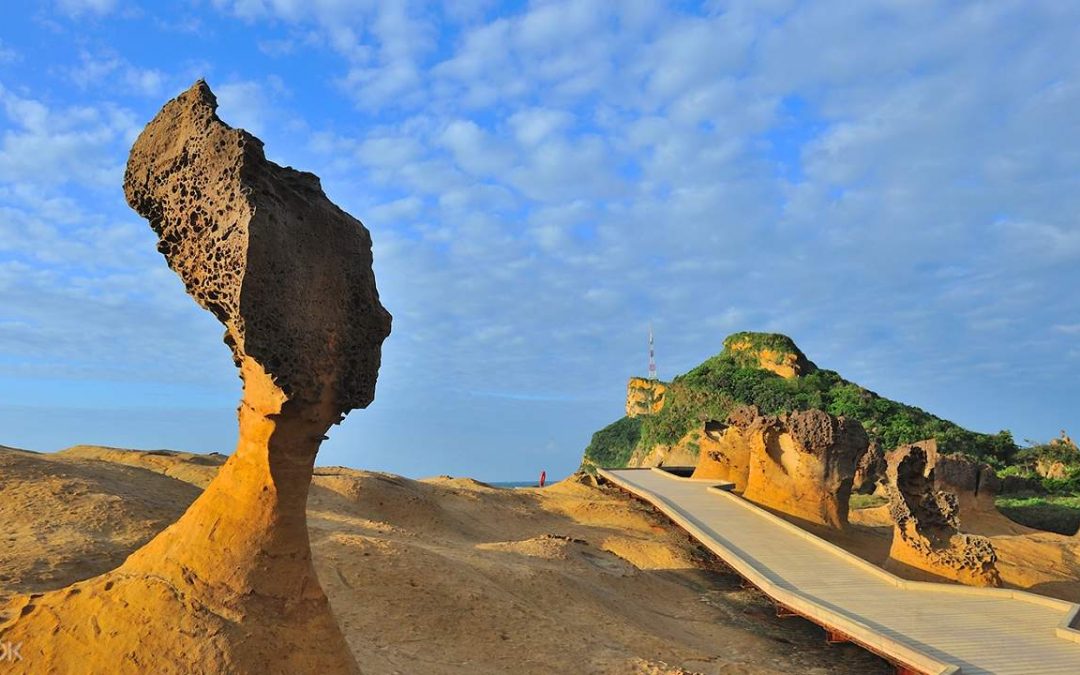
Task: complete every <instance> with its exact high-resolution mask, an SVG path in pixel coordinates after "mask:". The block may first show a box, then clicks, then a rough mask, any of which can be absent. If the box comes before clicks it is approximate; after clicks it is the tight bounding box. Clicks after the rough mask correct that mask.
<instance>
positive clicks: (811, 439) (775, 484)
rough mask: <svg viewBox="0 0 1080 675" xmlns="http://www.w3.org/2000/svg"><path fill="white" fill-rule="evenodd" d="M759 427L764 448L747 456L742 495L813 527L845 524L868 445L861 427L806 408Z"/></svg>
mask: <svg viewBox="0 0 1080 675" xmlns="http://www.w3.org/2000/svg"><path fill="white" fill-rule="evenodd" d="M760 428H761V429H762V434H761V438H762V441H763V444H764V447H763V448H761V450H763V451H757V452H754V453H752V454H751V456H750V476H749V478H748V479H747V485H746V492H745V493H744V496H745V497H746V498H747V499H750V500H752V501H755V502H758V503H759V504H763V505H765V506H769V507H772V508H774V509H777V510H779V511H783V512H784V513H788V514H790V515H793V516H795V517H797V518H802V519H804V520H808V521H810V522H813V523H821V524H823V525H829V526H831V527H837V528H839V527H843V526H844V525H846V524H847V515H848V499H849V498H850V497H851V484H852V479H853V478H854V475H855V463H856V461H857V460H858V458H859V456H860V455H862V454H863V452H865V451H866V447H867V445H868V444H869V440H868V438H867V436H866V431H865V430H864V429H863V427H862V425H861V424H859V423H858V422H857V421H855V420H850V419H845V418H843V417H834V416H833V415H830V414H829V413H827V412H825V411H823V410H806V411H797V412H793V413H791V414H789V415H785V416H783V417H780V418H778V419H777V420H776V422H775V423H771V424H769V423H765V422H762V423H761V424H760Z"/></svg>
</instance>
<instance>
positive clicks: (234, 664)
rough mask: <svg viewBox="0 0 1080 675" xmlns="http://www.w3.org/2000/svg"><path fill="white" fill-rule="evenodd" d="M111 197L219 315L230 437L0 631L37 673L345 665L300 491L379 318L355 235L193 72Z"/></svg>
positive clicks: (362, 364)
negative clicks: (96, 558)
mask: <svg viewBox="0 0 1080 675" xmlns="http://www.w3.org/2000/svg"><path fill="white" fill-rule="evenodd" d="M124 194H125V196H126V197H127V200H128V203H129V204H130V205H131V206H132V208H133V209H135V211H137V212H138V213H139V214H140V215H141V216H143V217H144V218H146V219H147V221H149V223H150V227H151V228H152V229H153V230H154V232H155V233H156V234H157V236H158V240H159V241H158V250H159V251H160V252H161V253H162V254H163V255H164V256H165V260H166V262H167V263H168V265H169V267H170V268H172V269H173V271H175V272H176V273H177V275H178V276H179V277H180V279H181V280H182V281H183V283H184V286H185V288H186V289H187V291H188V293H189V294H190V295H191V296H192V297H193V298H194V299H195V300H196V302H198V304H199V305H200V306H202V307H203V308H205V309H207V310H209V311H210V312H211V313H213V315H214V316H215V317H216V318H217V319H218V320H219V321H220V322H221V323H222V324H223V325H224V327H225V342H226V344H227V345H228V346H229V348H230V349H231V350H232V354H233V359H234V362H235V363H236V365H237V367H238V368H239V370H240V376H241V378H242V379H243V383H244V388H243V399H242V401H241V404H240V407H239V411H238V417H239V439H238V442H237V447H236V451H235V452H234V453H233V455H232V456H231V457H230V458H229V459H228V461H227V462H226V463H225V464H224V466H223V467H222V468H221V471H220V472H219V473H218V475H217V477H216V478H214V480H213V481H212V482H211V483H210V484H209V486H208V487H207V488H206V490H205V491H204V492H203V493H202V494H201V495H200V496H199V498H198V499H196V501H195V502H194V503H193V504H192V505H191V507H190V508H189V509H188V510H187V512H186V513H184V515H183V516H181V518H180V519H179V520H178V521H177V522H176V523H174V524H173V525H171V526H169V527H168V528H166V529H165V530H164V531H162V532H161V533H160V534H159V535H158V536H157V537H155V538H154V539H152V540H151V541H150V542H148V543H147V544H146V545H145V546H143V547H142V548H141V549H139V550H137V551H135V552H134V553H133V554H131V556H130V557H129V558H128V559H127V560H126V561H125V562H124V564H123V565H122V566H121V567H119V568H118V569H116V570H114V571H112V572H109V573H106V574H105V575H102V576H100V577H96V578H93V579H89V580H87V581H84V582H80V583H77V584H75V585H73V586H70V587H68V588H66V589H61V590H59V591H54V592H52V593H47V594H44V595H41V596H37V597H25V598H21V599H17V600H16V601H14V603H15V604H14V606H13V608H9V609H10V610H11V611H9V612H8V615H9V616H12V617H13V618H11V619H9V620H8V621H7V622H5V623H4V624H3V625H0V635H3V637H4V639H5V640H13V641H16V642H22V643H23V652H22V653H23V655H24V657H26V659H25V663H26V664H32V667H33V668H35V669H38V670H39V671H40V672H87V671H93V672H116V673H122V672H133V673H134V672H145V670H146V669H147V668H149V667H150V664H166V665H165V667H164V670H162V669H161V668H156V669H157V670H160V671H161V672H173V671H175V672H235V673H279V672H280V673H286V672H288V673H294V672H354V671H356V670H357V664H356V662H355V660H354V659H353V656H352V654H351V652H350V651H349V648H348V646H347V645H346V644H345V639H344V637H343V636H342V634H341V630H340V628H339V627H338V625H337V622H336V620H335V619H334V616H333V614H332V613H331V611H330V606H329V603H328V601H327V599H326V596H325V594H324V593H323V591H322V588H321V586H320V585H319V580H318V578H317V577H316V575H315V571H314V567H313V565H312V561H311V548H310V544H309V538H308V530H307V520H306V513H305V506H306V502H307V495H308V489H309V486H310V482H311V477H312V471H313V466H314V461H315V455H316V453H317V452H318V449H319V444H320V443H321V442H322V440H323V439H324V438H325V434H326V433H327V431H328V430H329V428H330V427H331V426H332V425H334V424H336V423H338V422H340V421H341V420H342V419H343V417H344V415H345V414H346V413H348V412H349V411H350V410H353V409H355V408H363V407H366V406H367V405H368V404H370V403H371V402H372V400H373V398H374V395H375V383H376V378H377V376H378V369H379V362H380V354H381V346H382V342H383V340H384V339H385V338H386V337H387V335H389V333H390V321H391V318H390V314H389V313H388V312H387V311H386V310H385V309H384V308H383V307H382V305H381V304H380V302H379V295H378V291H377V290H376V286H375V276H374V273H373V271H372V254H371V236H370V234H369V232H368V230H367V229H366V228H365V227H364V226H363V225H362V224H361V223H360V221H358V220H357V219H355V218H353V217H352V216H350V215H349V214H347V213H345V212H344V211H342V210H341V209H340V208H338V207H337V206H335V205H334V204H333V203H332V202H331V201H330V200H329V199H328V198H327V197H326V195H325V194H324V193H323V191H322V188H321V187H320V184H319V179H318V178H317V177H316V176H315V175H313V174H310V173H305V172H302V171H297V170H295V169H292V168H288V167H281V166H278V165H277V164H275V163H273V162H271V161H269V160H267V159H266V156H265V155H264V153H263V144H262V142H261V141H260V140H259V139H257V138H255V137H254V136H252V135H251V134H249V133H248V132H246V131H243V130H242V129H234V128H232V127H230V126H228V125H227V124H225V123H224V122H223V121H222V120H221V119H219V118H218V116H217V101H216V99H215V97H214V94H213V92H212V91H211V90H210V87H209V86H208V85H207V84H206V83H205V82H203V81H201V80H200V81H199V82H196V83H195V84H194V85H193V86H192V87H191V88H190V89H188V90H187V91H186V92H184V93H182V94H181V95H180V96H178V97H176V98H175V99H173V100H171V101H169V102H168V103H166V104H165V106H164V107H163V108H162V109H161V111H160V112H159V113H158V114H157V116H156V117H154V119H153V120H152V121H151V122H150V123H149V124H148V125H147V126H146V128H145V129H144V130H143V132H142V133H141V134H140V135H139V137H138V139H137V140H136V141H135V144H134V146H133V147H132V149H131V154H130V157H129V160H128V165H127V171H126V173H125V177H124ZM27 667H30V666H29V665H28V666H27ZM155 667H156V666H155Z"/></svg>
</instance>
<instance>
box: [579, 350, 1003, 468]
mask: <svg viewBox="0 0 1080 675" xmlns="http://www.w3.org/2000/svg"><path fill="white" fill-rule="evenodd" d="M742 404H745V405H756V406H757V407H758V408H759V409H760V410H761V411H762V412H763V413H765V414H782V413H789V412H793V411H797V410H812V409H820V410H825V411H827V412H829V413H832V414H833V415H837V416H847V417H852V418H854V419H857V420H858V421H859V422H861V423H862V425H863V426H864V427H865V428H866V431H867V434H868V435H869V437H870V440H871V441H872V442H875V443H877V444H878V445H879V446H880V447H882V448H885V449H890V448H895V447H898V446H900V445H904V444H906V443H914V442H916V441H920V440H923V439H926V438H936V439H937V441H938V444H939V446H940V447H941V448H942V452H944V453H953V452H960V453H963V454H965V455H969V456H971V457H975V458H978V459H980V460H982V461H985V462H989V463H990V464H992V465H994V466H998V467H1000V466H1003V465H1004V464H1006V463H1008V461H1009V460H1010V459H1011V458H1012V457H1013V455H1014V454H1015V453H1016V451H1017V447H1016V444H1015V443H1014V442H1013V439H1012V436H1011V435H1010V434H1009V433H1008V432H1007V431H1002V432H1000V433H997V434H981V433H977V432H973V431H969V430H967V429H964V428H963V427H960V426H958V425H956V424H954V423H952V422H950V421H948V420H944V419H941V418H940V417H937V416H935V415H932V414H930V413H928V412H926V411H924V410H921V409H919V408H916V407H914V406H909V405H905V404H903V403H898V402H896V401H891V400H889V399H887V398H883V397H881V396H878V395H877V394H875V393H874V392H872V391H869V390H868V389H865V388H863V387H860V386H859V385H857V384H855V383H853V382H849V381H847V380H845V379H843V378H842V377H840V375H839V374H837V373H836V372H834V371H831V370H825V369H822V368H818V367H817V366H816V365H814V363H812V362H811V361H810V360H809V359H808V358H807V357H806V355H805V354H803V352H802V350H800V349H799V347H798V346H797V345H796V344H795V342H794V341H793V340H792V339H791V338H789V337H787V336H786V335H779V334H775V333H749V332H744V333H735V334H733V335H730V336H728V337H727V339H725V340H724V349H723V351H721V352H720V353H719V354H717V355H716V356H713V357H712V358H710V359H708V360H706V361H705V362H704V363H702V364H701V365H699V366H698V367H696V368H694V369H693V370H691V371H690V372H688V373H685V374H683V375H679V376H678V377H676V378H675V379H674V380H672V381H671V382H658V381H654V380H648V379H645V378H640V377H635V378H631V380H630V382H629V384H628V386H627V400H626V411H627V416H626V417H623V418H622V419H620V420H618V421H616V422H614V423H613V424H610V425H608V426H607V427H605V428H603V429H601V430H600V431H597V432H596V433H595V434H593V437H592V442H591V443H589V446H588V447H587V448H586V449H585V456H584V459H583V460H582V467H583V468H584V469H586V470H588V469H591V468H595V467H597V466H604V467H618V466H658V465H661V464H666V465H669V466H673V465H679V464H683V465H687V464H695V463H696V462H697V457H698V454H699V452H700V450H701V443H702V440H703V439H705V438H706V430H707V428H708V425H709V424H710V423H716V422H717V421H719V420H724V419H726V418H727V416H728V414H729V413H730V412H731V411H732V410H733V409H734V408H735V407H736V406H738V405H742Z"/></svg>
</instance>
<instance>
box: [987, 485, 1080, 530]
mask: <svg viewBox="0 0 1080 675" xmlns="http://www.w3.org/2000/svg"><path fill="white" fill-rule="evenodd" d="M995 503H996V504H997V507H998V510H999V511H1001V512H1002V513H1004V514H1005V515H1006V516H1008V517H1009V518H1010V519H1012V520H1014V521H1016V522H1018V523H1020V524H1021V525H1027V526H1028V527H1034V528H1036V529H1039V530H1047V531H1049V532H1057V533H1058V534H1065V535H1072V534H1076V531H1077V530H1078V529H1080V494H1073V495H1028V496H1023V495H1008V496H1004V497H998V498H997V500H996V502H995Z"/></svg>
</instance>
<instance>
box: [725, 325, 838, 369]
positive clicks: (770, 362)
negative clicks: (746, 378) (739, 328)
mask: <svg viewBox="0 0 1080 675" xmlns="http://www.w3.org/2000/svg"><path fill="white" fill-rule="evenodd" d="M762 338H764V339H765V344H762ZM770 338H772V339H773V342H775V343H776V345H777V346H773V347H770V346H766V345H767V344H768V341H769V339H770ZM784 343H786V346H785V347H781V346H779V345H780V344H784ZM724 349H725V350H726V351H727V352H728V353H730V354H732V355H737V357H738V358H740V360H742V361H744V362H747V363H750V362H752V363H754V365H756V366H757V367H758V368H762V369H764V370H768V371H771V372H774V373H776V374H777V375H779V376H780V377H783V378H785V379H789V380H790V379H794V378H796V377H801V376H802V375H806V374H808V373H811V372H813V371H815V370H817V367H816V366H815V365H814V364H813V363H811V362H810V360H809V359H807V358H806V355H805V354H803V353H802V351H800V350H799V348H798V347H796V346H795V343H794V342H792V341H791V338H789V337H787V336H783V335H769V334H765V333H736V334H734V335H729V336H728V338H727V339H725V340H724Z"/></svg>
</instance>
